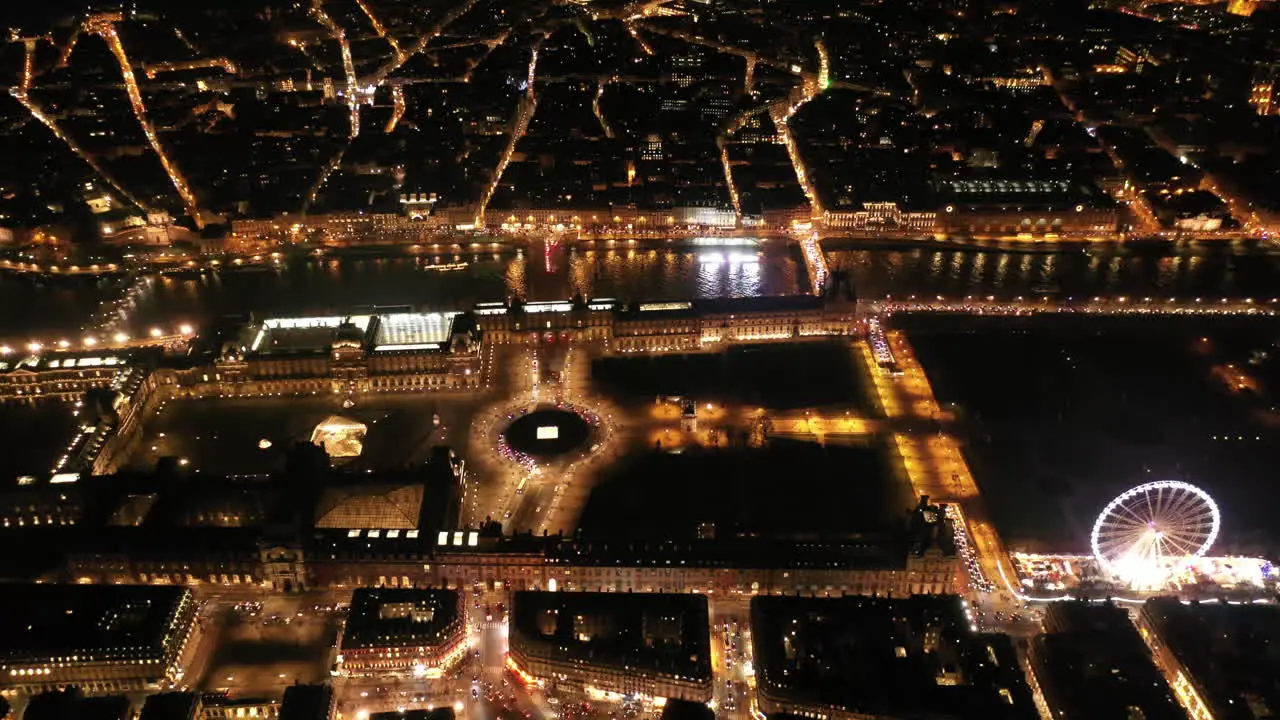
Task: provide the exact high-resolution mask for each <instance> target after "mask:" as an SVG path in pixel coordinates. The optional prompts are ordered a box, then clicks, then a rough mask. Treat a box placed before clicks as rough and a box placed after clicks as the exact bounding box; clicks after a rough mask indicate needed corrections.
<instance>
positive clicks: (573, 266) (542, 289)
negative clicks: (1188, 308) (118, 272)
mask: <svg viewBox="0 0 1280 720" xmlns="http://www.w3.org/2000/svg"><path fill="white" fill-rule="evenodd" d="M827 257H828V261H829V262H830V264H831V266H832V267H835V268H844V269H846V270H848V271H849V272H850V275H851V277H852V279H853V282H854V285H855V287H856V288H857V290H858V293H859V294H860V295H862V296H864V297H883V296H884V295H886V294H893V295H895V296H905V295H910V294H918V295H922V296H928V295H947V296H952V297H955V296H964V295H992V294H994V295H998V296H1003V297H1013V296H1016V295H1023V294H1030V293H1036V292H1054V293H1060V294H1062V295H1069V296H1091V295H1111V296H1117V295H1131V296H1134V297H1142V296H1153V297H1184V298H1191V297H1206V298H1217V297H1224V296H1225V297H1258V298H1263V297H1267V298H1269V297H1272V296H1276V295H1280V268H1278V267H1277V263H1276V260H1275V259H1274V258H1272V257H1269V256H1262V255H1254V256H1247V257H1241V258H1233V257H1230V256H1227V255H1225V254H1217V255H1214V254H1210V255H1185V256H1175V257H1154V256H1139V255H1124V254H1103V253H1097V252H1095V253H1093V254H1086V253H1084V252H1080V251H1073V252H1061V253H1020V252H1008V251H958V250H931V249H926V248H921V249H914V250H838V251H832V252H829V253H827ZM456 261H462V262H467V263H469V265H468V267H467V268H466V269H465V270H460V271H453V272H440V271H438V270H431V269H429V266H430V265H431V264H432V263H450V262H456ZM802 275H803V270H802V269H801V268H799V267H797V263H796V260H795V259H794V256H793V255H792V254H791V253H790V252H789V251H788V250H787V249H786V248H785V247H782V246H781V245H780V244H779V245H773V246H770V247H769V248H767V249H765V250H764V251H763V252H762V253H761V254H760V255H759V256H757V257H755V258H754V259H752V258H751V257H750V256H747V255H744V254H743V253H742V250H741V249H738V250H735V249H733V248H725V249H711V248H703V249H700V250H691V249H676V248H673V249H658V250H649V249H644V248H635V249H629V248H625V247H622V248H619V249H610V250H605V249H600V250H568V249H564V248H561V247H558V246H552V247H549V248H544V247H541V246H537V247H535V248H534V249H533V250H532V251H531V252H528V253H523V254H520V255H513V254H504V255H487V254H486V255H469V254H463V255H459V256H449V255H445V256H441V257H439V258H428V259H424V260H415V259H410V258H398V259H397V258H387V259H344V260H340V261H339V260H333V259H324V260H312V261H291V262H290V263H288V264H287V266H285V267H283V268H281V269H280V270H277V271H265V272H253V271H229V272H223V273H219V274H215V275H205V276H190V277H173V278H166V279H161V280H159V281H157V282H156V283H155V285H154V286H153V287H152V289H150V290H149V291H148V292H147V293H145V294H144V295H143V296H142V297H141V298H139V301H138V304H137V307H136V309H135V310H134V311H133V312H132V313H131V314H130V316H129V317H128V320H127V322H126V326H127V327H128V329H130V330H131V331H133V332H141V331H142V330H143V329H144V328H146V327H149V326H150V325H152V324H158V323H173V322H178V321H192V322H199V321H204V320H209V319H213V318H217V317H219V316H223V315H229V314H243V313H247V312H251V311H257V312H260V313H266V314H285V313H312V312H326V311H336V312H345V311H348V310H350V309H351V308H353V307H356V306H361V305H414V306H419V307H430V308H439V309H450V308H464V307H469V306H470V305H471V304H472V303H474V302H476V301H484V300H498V299H502V298H505V297H507V296H509V295H513V294H517V295H522V296H525V297H527V298H528V299H530V300H553V299H564V298H568V297H571V296H572V295H573V294H574V293H575V292H580V293H582V294H583V295H585V296H588V297H614V298H619V299H622V300H637V299H655V300H657V299H685V298H701V297H718V296H726V295H727V296H744V295H779V294H788V293H796V292H799V291H800V289H801V286H802V283H801V279H802ZM110 297H112V291H111V290H110V289H109V288H106V287H103V285H102V284H101V283H97V282H95V281H92V280H84V279H78V280H66V279H59V280H50V281H46V282H44V283H43V284H39V285H38V284H36V283H35V282H33V281H32V280H30V279H28V278H19V277H13V276H0V307H3V308H4V312H3V313H0V337H10V338H11V337H15V336H16V337H21V336H23V335H25V334H28V333H35V332H37V331H41V330H44V331H47V332H75V331H76V330H78V329H79V328H80V326H81V325H83V324H84V323H85V320H86V319H87V318H88V316H89V315H90V314H92V313H93V311H94V310H95V309H96V308H97V306H98V303H99V301H101V300H103V299H108V298H110Z"/></svg>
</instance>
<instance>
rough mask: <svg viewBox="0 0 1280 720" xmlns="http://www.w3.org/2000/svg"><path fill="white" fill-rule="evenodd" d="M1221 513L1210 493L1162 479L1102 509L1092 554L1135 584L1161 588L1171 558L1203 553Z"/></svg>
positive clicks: (1209, 544)
mask: <svg viewBox="0 0 1280 720" xmlns="http://www.w3.org/2000/svg"><path fill="white" fill-rule="evenodd" d="M1221 520H1222V515H1221V513H1220V512H1219V511H1218V504H1217V503H1215V502H1214V501H1213V498H1211V497H1209V493H1207V492H1205V491H1204V490H1201V489H1200V488H1198V487H1196V486H1195V485H1192V484H1190V483H1185V482H1181V481H1178V480H1160V481H1157V482H1151V483H1146V484H1144V485H1139V486H1137V487H1135V488H1131V489H1129V490H1126V491H1125V492H1123V493H1121V494H1120V496H1119V497H1117V498H1116V499H1115V500H1112V501H1111V502H1110V503H1108V504H1107V506H1106V507H1105V508H1103V510H1102V514H1101V515H1099V516H1098V519H1097V520H1096V521H1095V522H1094V524H1093V533H1092V535H1091V537H1090V541H1091V544H1092V546H1093V555H1094V557H1096V558H1097V559H1098V562H1100V563H1102V565H1103V566H1104V567H1106V568H1107V569H1108V570H1110V571H1111V572H1112V573H1114V574H1115V575H1118V576H1119V577H1120V578H1122V579H1124V580H1126V581H1128V582H1129V583H1130V584H1133V585H1143V586H1152V587H1154V586H1158V585H1159V584H1160V583H1161V582H1162V580H1163V578H1164V577H1166V576H1167V573H1168V566H1169V562H1168V561H1170V560H1176V559H1177V558H1186V557H1195V556H1199V555H1203V554H1204V553H1205V552H1206V551H1208V549H1209V547H1210V546H1212V545H1213V541H1214V539H1215V538H1217V537H1218V526H1219V524H1220V523H1221Z"/></svg>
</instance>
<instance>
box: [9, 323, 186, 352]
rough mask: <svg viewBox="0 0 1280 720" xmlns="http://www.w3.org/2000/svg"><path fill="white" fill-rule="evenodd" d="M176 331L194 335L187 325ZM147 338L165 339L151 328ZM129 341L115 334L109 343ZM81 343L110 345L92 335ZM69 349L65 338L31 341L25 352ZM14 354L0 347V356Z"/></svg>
mask: <svg viewBox="0 0 1280 720" xmlns="http://www.w3.org/2000/svg"><path fill="white" fill-rule="evenodd" d="M177 330H178V333H177V334H178V335H181V336H182V337H184V338H189V337H191V336H192V335H194V334H195V327H194V326H192V325H191V324H189V323H182V324H181V325H179V326H178V328H177ZM147 336H148V337H149V338H151V339H160V338H163V337H165V331H164V329H163V328H160V327H153V328H151V329H150V330H149V331H148V332H147ZM131 339H132V338H130V336H129V335H128V334H127V333H124V332H117V333H115V334H114V335H112V336H111V338H110V341H111V343H114V344H116V345H123V344H125V343H127V342H129V341H130V340H131ZM81 343H82V344H83V345H84V347H86V348H94V347H97V346H98V345H99V344H100V343H102V344H110V343H107V341H106V340H100V339H99V338H98V337H97V336H94V335H86V336H85V337H84V339H83V340H81ZM70 348H71V341H70V340H67V339H65V338H64V339H62V340H58V341H57V342H55V343H49V344H48V345H46V344H45V343H43V342H40V341H39V340H32V341H31V342H29V343H27V345H26V349H27V351H28V352H33V353H38V352H40V351H41V350H45V349H57V350H67V349H70ZM14 352H15V349H14V347H13V346H12V345H0V355H11V354H13V353H14Z"/></svg>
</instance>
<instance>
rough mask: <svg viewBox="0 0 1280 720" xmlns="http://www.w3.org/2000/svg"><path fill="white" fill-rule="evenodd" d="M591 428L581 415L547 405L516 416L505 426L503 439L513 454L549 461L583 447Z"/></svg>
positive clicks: (588, 438) (588, 437) (589, 436)
mask: <svg viewBox="0 0 1280 720" xmlns="http://www.w3.org/2000/svg"><path fill="white" fill-rule="evenodd" d="M592 429H593V428H592V424H591V423H590V422H589V421H588V420H587V418H586V417H584V416H583V414H580V413H577V412H574V411H572V410H569V409H564V408H560V407H556V406H554V405H550V406H540V407H537V408H535V409H533V410H532V411H530V412H528V413H525V414H524V415H520V416H519V417H517V418H516V419H515V420H513V421H512V422H511V424H510V425H508V426H507V429H506V432H504V433H503V437H504V438H505V439H506V445H507V446H508V447H509V448H511V450H512V451H514V452H516V453H520V454H523V455H528V456H529V457H532V458H535V459H537V460H550V459H553V458H557V457H560V456H562V455H566V454H568V453H571V452H573V451H574V450H577V449H579V448H582V447H583V446H585V445H586V444H587V441H588V440H590V438H591V431H592Z"/></svg>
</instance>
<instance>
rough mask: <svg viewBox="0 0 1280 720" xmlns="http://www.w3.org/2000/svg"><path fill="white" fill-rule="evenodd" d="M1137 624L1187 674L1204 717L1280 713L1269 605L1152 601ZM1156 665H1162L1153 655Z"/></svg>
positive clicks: (1273, 611)
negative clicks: (1202, 709)
mask: <svg viewBox="0 0 1280 720" xmlns="http://www.w3.org/2000/svg"><path fill="white" fill-rule="evenodd" d="M1140 623H1141V625H1142V626H1144V627H1145V628H1146V629H1147V630H1148V632H1150V633H1152V634H1153V635H1154V636H1155V639H1156V640H1155V644H1153V647H1159V646H1163V649H1165V650H1166V651H1167V653H1168V655H1171V656H1172V658H1169V657H1168V656H1166V657H1165V660H1166V661H1169V660H1171V661H1172V662H1166V665H1165V670H1166V674H1167V673H1168V671H1169V670H1170V668H1171V667H1172V668H1177V666H1178V665H1180V666H1181V668H1178V670H1179V671H1180V670H1181V669H1185V673H1186V675H1189V676H1190V678H1189V680H1190V684H1191V686H1193V687H1194V689H1195V693H1196V694H1197V695H1198V696H1199V697H1200V698H1201V699H1202V700H1203V701H1204V703H1205V704H1206V705H1207V706H1208V708H1207V711H1208V714H1207V715H1206V717H1214V718H1218V720H1246V719H1248V720H1252V718H1259V717H1272V716H1274V714H1275V713H1276V712H1278V711H1280V686H1277V683H1276V678H1278V677H1280V655H1278V654H1277V651H1276V649H1277V648H1278V647H1280V608H1278V607H1276V606H1275V605H1270V604H1266V605H1263V604H1255V605H1239V604H1228V603H1217V602H1213V603H1183V602H1181V601H1179V600H1178V599H1177V598H1155V599H1152V600H1148V601H1147V603H1146V605H1145V606H1144V607H1143V610H1142V615H1141V618H1140ZM1157 660H1161V657H1160V652H1159V651H1157Z"/></svg>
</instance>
